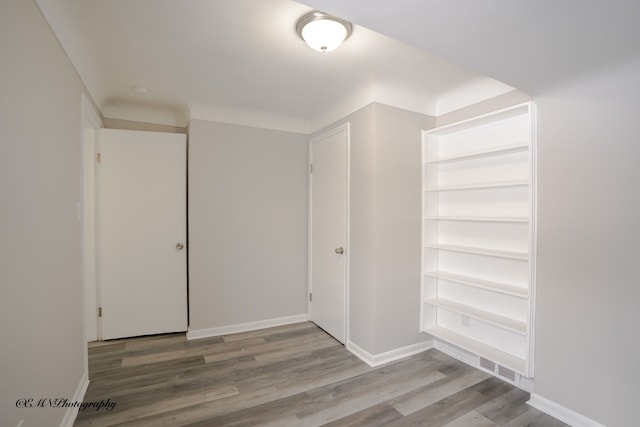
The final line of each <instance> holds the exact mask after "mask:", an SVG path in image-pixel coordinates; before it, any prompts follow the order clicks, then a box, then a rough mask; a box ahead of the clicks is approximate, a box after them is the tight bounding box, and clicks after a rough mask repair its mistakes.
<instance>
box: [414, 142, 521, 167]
mask: <svg viewBox="0 0 640 427" xmlns="http://www.w3.org/2000/svg"><path fill="white" fill-rule="evenodd" d="M528 150H529V143H528V142H526V141H524V142H520V143H518V144H513V145H509V146H506V147H494V148H489V149H486V150H478V151H474V152H470V153H464V154H453V155H450V156H443V157H440V158H438V159H433V160H427V161H426V162H425V163H426V164H428V165H437V164H445V163H453V162H462V161H466V160H475V159H482V158H485V157H495V156H503V155H505V154H514V153H520V152H523V151H528Z"/></svg>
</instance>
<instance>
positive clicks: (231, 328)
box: [187, 313, 307, 340]
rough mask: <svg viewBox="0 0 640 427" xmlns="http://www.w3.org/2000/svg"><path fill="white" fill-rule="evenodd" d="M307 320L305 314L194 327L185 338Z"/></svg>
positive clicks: (218, 334) (225, 333)
mask: <svg viewBox="0 0 640 427" xmlns="http://www.w3.org/2000/svg"><path fill="white" fill-rule="evenodd" d="M306 321H307V314H306V313H305V314H298V315H295V316H286V317H278V318H275V319H267V320H258V321H257V322H248V323H239V324H236V325H228V326H218V327H216V328H208V329H195V330H189V331H188V332H187V340H197V339H200V338H209V337H218V336H220V335H228V334H237V333H239V332H247V331H255V330H257V329H264V328H272V327H274V326H282V325H289V324H291V323H300V322H306Z"/></svg>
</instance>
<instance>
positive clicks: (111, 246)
mask: <svg viewBox="0 0 640 427" xmlns="http://www.w3.org/2000/svg"><path fill="white" fill-rule="evenodd" d="M98 142H99V152H100V162H99V164H98V260H99V272H98V277H99V288H100V306H101V308H102V318H101V331H102V334H101V335H102V339H112V338H121V337H131V336H139V335H150V334H158V333H166V332H177V331H185V330H186V329H187V282H186V277H187V263H186V252H187V251H186V191H187V187H186V176H187V174H186V136H185V135H180V134H165V133H156V132H138V131H123V130H115V129H100V130H99V138H98Z"/></svg>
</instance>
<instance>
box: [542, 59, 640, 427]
mask: <svg viewBox="0 0 640 427" xmlns="http://www.w3.org/2000/svg"><path fill="white" fill-rule="evenodd" d="M639 76H640V60H638V59H636V60H634V61H631V62H628V63H625V64H619V65H617V66H614V67H611V68H608V69H604V70H601V71H599V72H596V73H592V74H590V75H587V76H584V77H581V78H578V79H575V80H573V81H571V82H568V83H566V84H563V85H562V86H561V87H558V88H556V89H554V90H550V91H548V92H547V93H545V94H542V95H541V96H537V97H536V103H537V106H538V261H537V262H538V270H537V309H536V355H535V361H536V365H535V370H536V380H535V392H536V393H538V394H540V395H542V396H543V397H545V398H547V399H551V400H552V401H555V402H556V403H559V404H561V405H563V406H565V407H567V408H569V409H572V410H574V411H576V412H578V413H580V414H582V415H585V416H587V417H589V418H591V419H594V420H596V421H598V422H600V423H602V424H605V425H607V426H632V425H637V424H638V411H637V404H638V402H637V400H638V399H637V398H638V384H640V367H639V365H638V360H639V354H640V329H639V327H640V322H639V321H638V313H639V310H638V307H639V301H640V279H639V276H638V261H639V260H640V222H639V220H640V189H639V185H640V172H639V171H640V126H639V125H638V123H639V119H640V77H639Z"/></svg>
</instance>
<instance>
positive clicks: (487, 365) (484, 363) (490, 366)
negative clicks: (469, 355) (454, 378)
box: [480, 357, 496, 373]
mask: <svg viewBox="0 0 640 427" xmlns="http://www.w3.org/2000/svg"><path fill="white" fill-rule="evenodd" d="M480 367H481V368H482V369H486V370H487V371H489V372H491V373H494V372H495V371H496V364H495V363H493V362H492V361H491V360H489V359H485V358H484V357H481V358H480Z"/></svg>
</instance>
